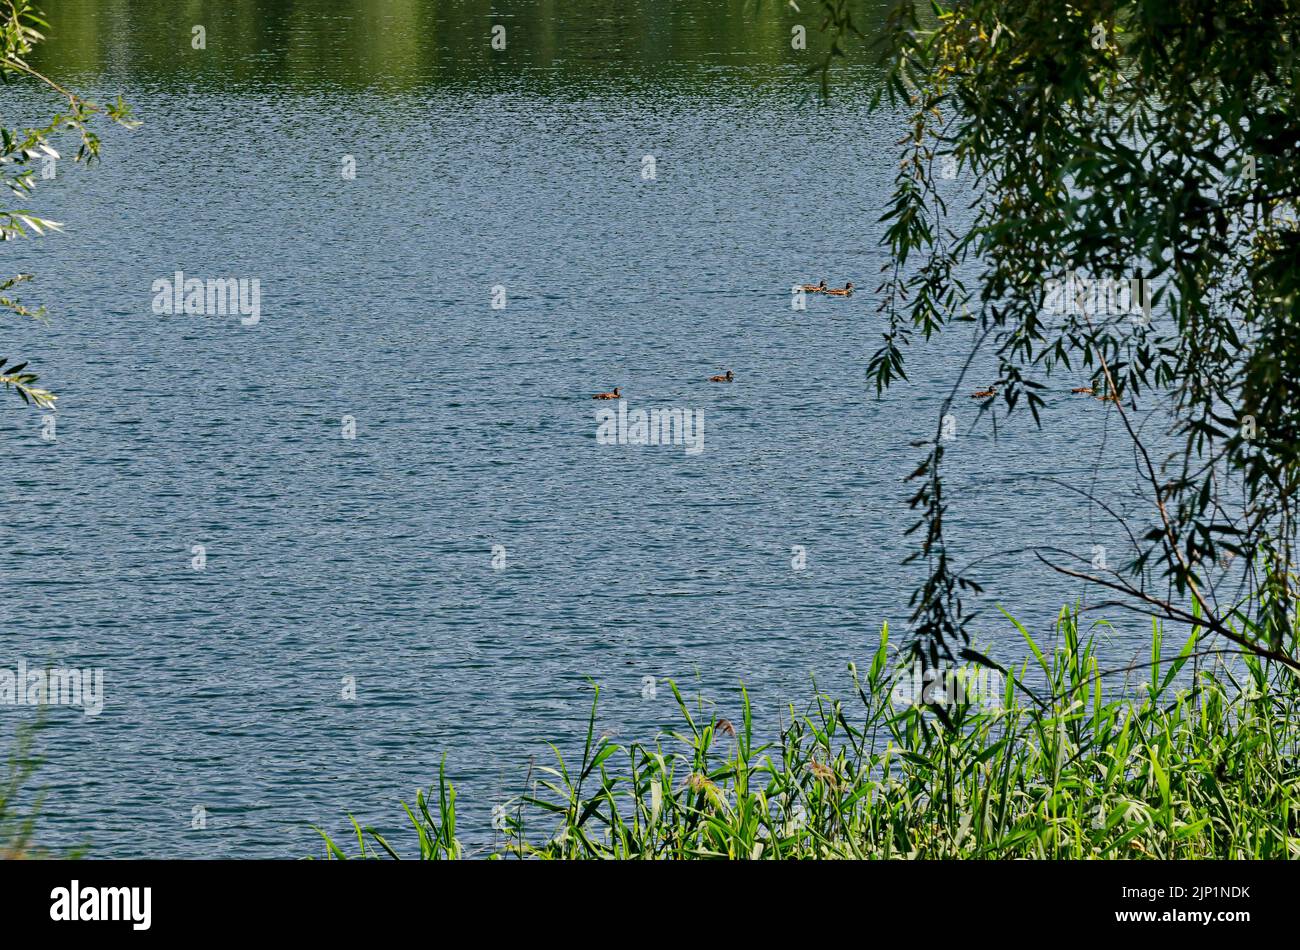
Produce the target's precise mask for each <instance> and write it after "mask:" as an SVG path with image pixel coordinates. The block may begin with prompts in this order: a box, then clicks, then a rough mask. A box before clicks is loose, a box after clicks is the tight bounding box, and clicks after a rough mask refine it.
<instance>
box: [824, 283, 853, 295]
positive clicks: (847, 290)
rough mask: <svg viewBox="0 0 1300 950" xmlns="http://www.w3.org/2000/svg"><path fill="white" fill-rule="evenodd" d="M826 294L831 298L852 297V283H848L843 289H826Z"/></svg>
mask: <svg viewBox="0 0 1300 950" xmlns="http://www.w3.org/2000/svg"><path fill="white" fill-rule="evenodd" d="M826 293H828V294H830V295H831V296H832V297H852V296H853V281H849V282H848V283H846V284H845V285H844V286H843V287H830V288H827V290H826Z"/></svg>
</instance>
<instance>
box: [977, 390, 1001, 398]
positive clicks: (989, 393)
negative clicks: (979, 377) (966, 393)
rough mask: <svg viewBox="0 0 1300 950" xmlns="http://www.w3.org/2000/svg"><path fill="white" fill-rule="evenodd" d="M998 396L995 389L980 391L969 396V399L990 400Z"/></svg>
mask: <svg viewBox="0 0 1300 950" xmlns="http://www.w3.org/2000/svg"><path fill="white" fill-rule="evenodd" d="M997 394H998V391H997V390H996V389H980V390H976V391H975V392H973V393H971V394H970V398H971V399H992V398H993V397H994V396H996V395H997Z"/></svg>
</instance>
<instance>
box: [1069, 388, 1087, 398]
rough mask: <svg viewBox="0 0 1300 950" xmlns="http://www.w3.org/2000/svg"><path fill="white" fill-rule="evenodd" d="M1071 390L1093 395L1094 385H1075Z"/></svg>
mask: <svg viewBox="0 0 1300 950" xmlns="http://www.w3.org/2000/svg"><path fill="white" fill-rule="evenodd" d="M1070 392H1072V393H1078V394H1079V395H1081V396H1091V395H1092V387H1091V386H1075V387H1074V388H1073V389H1071V390H1070Z"/></svg>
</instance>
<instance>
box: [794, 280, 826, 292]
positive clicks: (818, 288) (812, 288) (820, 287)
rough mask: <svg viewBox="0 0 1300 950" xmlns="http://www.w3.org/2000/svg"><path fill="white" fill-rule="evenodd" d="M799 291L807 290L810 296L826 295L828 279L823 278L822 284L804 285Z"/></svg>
mask: <svg viewBox="0 0 1300 950" xmlns="http://www.w3.org/2000/svg"><path fill="white" fill-rule="evenodd" d="M799 289H800V290H805V291H807V292H808V293H810V294H824V293H826V278H825V277H823V278H822V282H821V283H820V284H804V285H803V286H802V287H800V288H799Z"/></svg>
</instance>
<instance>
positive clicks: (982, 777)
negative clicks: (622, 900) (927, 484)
mask: <svg viewBox="0 0 1300 950" xmlns="http://www.w3.org/2000/svg"><path fill="white" fill-rule="evenodd" d="M1021 632H1022V634H1023V635H1024V636H1025V639H1026V641H1027V642H1028V645H1029V646H1030V648H1031V653H1032V656H1033V659H1034V663H1035V664H1036V665H1035V668H1034V675H1032V676H1031V675H1030V674H1029V669H1028V667H1027V666H1026V667H1024V668H1022V669H1021V670H1020V671H1019V673H1018V674H1015V675H1013V676H1011V677H1010V678H1008V680H1007V688H1006V692H1005V694H1004V696H1003V697H1002V704H1001V708H995V709H983V708H981V707H976V706H965V707H958V708H957V710H956V711H955V712H954V713H953V727H952V728H947V727H943V726H940V725H939V724H938V723H937V722H936V720H935V719H934V717H933V716H932V715H931V713H930V712H928V711H926V710H924V709H922V708H920V707H917V706H907V707H903V708H899V707H896V706H895V705H893V704H892V703H891V699H890V685H891V680H890V674H891V673H893V672H894V670H892V669H891V665H890V664H889V662H888V660H887V657H888V650H887V643H888V630H887V629H886V630H885V631H884V632H883V634H882V638H881V643H880V647H879V650H878V651H877V652H876V654H875V657H874V659H873V661H872V663H871V666H870V668H869V669H868V670H867V671H866V672H865V674H860V673H859V671H857V670H856V669H853V670H851V672H852V677H853V692H854V699H853V700H851V701H849V702H842V701H840V700H836V699H832V698H830V697H827V696H821V695H819V696H817V697H816V698H815V699H814V700H813V701H812V702H811V703H810V705H809V707H808V708H807V709H806V710H805V711H804V712H803V713H802V714H797V713H796V712H795V711H794V709H791V711H790V720H789V722H788V723H785V724H784V725H783V726H782V728H781V730H780V738H779V739H778V740H777V741H776V742H774V743H772V744H769V745H756V744H755V741H754V723H753V720H752V715H751V709H750V705H749V700H748V696H747V695H745V694H743V693H742V699H741V703H742V706H741V716H740V718H739V721H738V724H733V723H731V722H730V721H728V720H725V719H720V720H716V721H715V720H714V719H713V716H712V715H709V716H707V717H705V718H703V719H701V717H700V716H699V714H698V713H692V710H691V708H690V707H689V706H688V704H687V703H686V702H685V701H684V700H683V699H682V697H681V695H680V694H679V693H677V691H676V689H675V688H674V696H676V699H677V702H678V706H679V709H680V714H681V719H682V727H681V728H680V729H678V730H676V731H673V732H672V733H670V734H669V735H667V736H662V737H660V738H658V739H656V740H654V741H653V742H649V743H640V742H634V743H631V744H629V745H627V746H622V745H619V744H617V743H615V742H613V741H612V740H610V739H608V738H596V737H595V715H596V702H598V699H597V701H596V702H593V706H592V715H591V720H590V725H589V727H588V730H587V736H586V739H585V741H584V743H583V746H582V750H581V755H580V757H579V758H578V759H577V761H576V762H574V763H572V764H570V763H568V762H566V760H565V758H564V756H563V755H562V754H561V753H560V751H559V750H558V749H557V750H556V754H555V757H556V764H555V766H554V767H552V768H547V769H545V770H543V773H544V774H545V776H546V778H545V780H544V781H542V782H541V783H540V789H539V791H538V792H536V793H534V794H532V795H529V796H527V797H525V798H524V799H523V801H522V803H521V806H520V808H519V810H518V812H517V813H516V814H515V815H514V816H512V817H511V819H510V820H509V821H508V822H507V826H506V837H505V843H504V845H503V846H501V847H500V848H499V849H497V850H496V851H495V852H494V855H493V856H494V857H498V858H504V857H510V856H515V857H532V858H543V859H550V858H562V859H586V858H597V859H609V858H616V859H693V858H726V859H754V858H773V859H775V858H882V859H888V858H999V859H1001V858H1020V857H1032V858H1162V859H1183V858H1296V857H1300V760H1298V759H1297V753H1298V751H1300V705H1298V702H1297V701H1298V700H1300V696H1298V695H1297V689H1296V682H1295V679H1294V678H1293V677H1292V676H1290V674H1289V673H1286V672H1285V671H1283V670H1280V669H1279V668H1278V667H1277V666H1276V665H1273V666H1272V668H1271V669H1272V672H1270V666H1269V665H1268V664H1265V663H1263V662H1261V661H1260V660H1259V659H1258V658H1257V657H1255V656H1254V655H1252V654H1250V653H1249V652H1244V653H1242V654H1240V655H1239V661H1240V662H1239V663H1235V664H1233V665H1229V664H1227V663H1225V662H1224V657H1223V655H1222V652H1221V651H1214V652H1215V654H1216V657H1217V658H1216V663H1217V664H1218V668H1217V669H1216V670H1205V669H1200V670H1195V671H1194V672H1192V669H1191V667H1189V664H1197V663H1199V660H1200V659H1201V658H1202V657H1204V656H1206V655H1208V654H1207V653H1204V652H1202V651H1201V650H1200V649H1199V648H1200V647H1201V646H1202V640H1201V638H1202V637H1203V636H1204V635H1205V633H1204V631H1203V630H1199V629H1198V630H1194V631H1193V632H1192V636H1191V637H1190V638H1189V639H1188V641H1187V642H1186V643H1185V644H1184V646H1183V648H1182V649H1181V650H1180V651H1179V653H1178V655H1177V656H1175V657H1169V658H1165V659H1163V660H1161V658H1160V645H1159V644H1160V628H1159V626H1158V625H1154V624H1153V658H1154V660H1155V662H1153V664H1152V665H1151V666H1150V676H1149V678H1148V677H1147V676H1146V674H1145V672H1142V673H1140V674H1139V677H1140V681H1139V682H1136V683H1134V684H1133V685H1134V686H1135V687H1136V695H1133V694H1132V693H1131V692H1130V693H1127V694H1125V695H1121V696H1120V697H1117V698H1111V699H1107V698H1105V697H1104V696H1103V689H1102V676H1103V675H1104V674H1105V673H1107V672H1110V671H1105V670H1102V669H1100V668H1099V664H1098V659H1097V656H1096V654H1095V652H1094V649H1093V643H1092V641H1091V640H1087V641H1085V640H1083V639H1082V637H1081V635H1080V631H1079V629H1078V617H1077V614H1074V613H1071V612H1063V613H1062V615H1061V617H1060V619H1059V622H1058V625H1057V637H1056V640H1057V646H1056V647H1055V649H1053V648H1051V647H1048V648H1046V649H1044V648H1043V647H1042V646H1041V645H1039V644H1038V643H1035V642H1034V641H1033V639H1032V638H1030V636H1029V634H1028V633H1026V632H1024V630H1023V628H1021ZM1189 672H1191V673H1192V675H1188V673H1189ZM1031 681H1035V682H1037V683H1038V684H1039V685H1038V688H1037V689H1034V688H1031V687H1030V685H1029V684H1030V682H1031ZM440 800H441V801H442V803H443V807H442V810H441V814H440V820H439V821H438V822H434V821H433V820H432V818H431V817H430V816H429V815H428V813H427V811H425V810H424V809H423V806H421V809H420V810H421V815H420V816H419V817H418V818H417V817H412V818H411V820H412V822H413V823H415V825H416V828H417V830H418V832H419V841H420V853H421V856H422V857H429V858H436V857H447V856H454V855H455V854H457V853H459V851H460V849H459V846H458V845H456V843H455V839H454V793H453V792H452V791H451V789H450V787H449V786H448V785H447V783H446V778H445V775H440ZM407 814H408V815H410V814H411V813H410V811H409V810H408V812H407ZM354 827H355V823H354ZM322 835H324V833H323V832H322ZM365 835H369V836H370V838H371V841H372V842H374V843H371V842H367V841H366V840H365ZM325 838H326V842H327V847H328V853H329V855H330V856H331V857H336V858H337V857H343V856H344V852H343V850H342V848H341V847H340V846H338V845H336V844H335V843H334V842H332V841H331V840H330V839H329V838H328V836H325ZM431 842H435V843H436V844H431ZM375 844H378V847H376V846H375ZM357 848H358V851H357V855H358V856H364V857H382V856H384V855H388V856H393V857H395V856H396V854H395V852H394V850H393V849H392V848H390V847H389V846H388V844H387V843H386V842H384V841H383V839H382V838H380V836H379V835H378V834H377V833H376V832H374V831H373V830H372V829H369V828H364V829H363V828H357Z"/></svg>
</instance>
